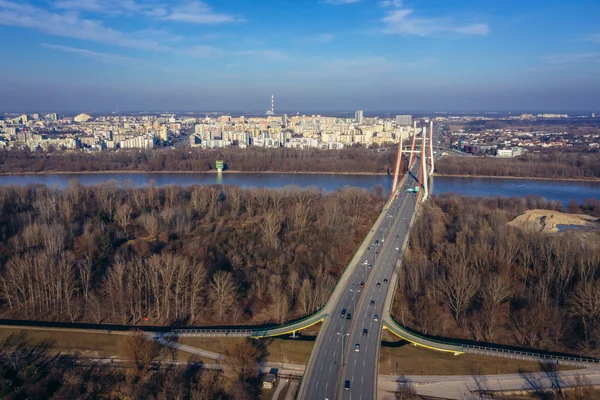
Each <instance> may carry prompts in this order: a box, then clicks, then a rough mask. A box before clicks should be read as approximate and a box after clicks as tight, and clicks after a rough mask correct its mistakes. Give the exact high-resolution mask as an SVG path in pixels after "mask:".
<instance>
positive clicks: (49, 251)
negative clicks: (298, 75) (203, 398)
mask: <svg viewBox="0 0 600 400" xmlns="http://www.w3.org/2000/svg"><path fill="white" fill-rule="evenodd" d="M382 193H383V192H382V189H381V188H379V190H375V191H374V192H373V193H368V192H366V191H364V190H360V189H345V190H341V191H337V192H335V193H323V192H318V191H316V190H315V191H312V190H300V189H296V188H286V189H283V190H267V189H247V190H243V189H240V188H237V187H227V186H226V187H221V186H212V187H211V186H192V187H188V188H182V187H178V186H169V187H165V188H156V187H146V188H137V189H134V188H117V187H115V186H112V185H104V186H95V187H84V186H82V185H80V184H78V183H72V184H71V185H70V186H69V187H68V188H66V189H64V190H59V189H51V188H48V187H46V186H28V187H2V188H0V267H1V268H0V285H1V287H0V295H1V304H0V309H1V312H2V316H3V317H4V318H16V319H31V320H54V321H86V322H94V323H108V322H110V323H119V324H130V325H136V324H143V325H172V324H174V325H208V324H213V325H225V324H260V323H282V322H285V321H287V320H290V319H293V318H296V317H300V316H304V315H307V314H310V313H312V312H314V311H315V310H317V309H318V308H319V307H321V306H323V305H324V304H325V302H326V300H327V298H328V297H329V294H330V293H331V291H332V289H333V287H334V285H335V282H336V280H337V278H338V277H339V276H340V274H341V272H342V271H343V269H344V268H345V266H346V264H347V263H348V262H349V261H350V259H351V257H352V255H353V254H354V252H355V250H356V248H357V247H358V245H359V243H360V242H361V241H362V239H363V238H364V236H365V235H366V233H367V232H368V230H369V229H370V226H371V225H372V223H373V222H374V220H375V219H376V218H377V215H378V213H379V211H380V209H381V207H382V206H383V203H384V198H383V195H382Z"/></svg>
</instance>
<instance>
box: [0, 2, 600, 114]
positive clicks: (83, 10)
mask: <svg viewBox="0 0 600 400" xmlns="http://www.w3.org/2000/svg"><path fill="white" fill-rule="evenodd" d="M480 3H484V2H477V1H474V0H455V1H452V2H429V4H425V2H421V1H416V0H415V1H398V0H387V1H371V0H314V1H313V0H308V1H303V2H301V3H300V2H297V3H291V2H275V1H270V0H262V1H256V2H252V3H251V4H248V3H247V2H241V1H234V0H225V1H221V2H215V1H212V0H210V1H205V2H202V1H176V2H171V3H168V2H164V3H163V2H160V1H154V0H153V1H149V0H127V1H120V2H116V1H103V2H101V1H98V0H77V1H73V0H52V1H46V0H29V1H24V2H16V1H9V0H0V35H1V36H2V37H3V38H8V39H9V40H4V41H2V43H1V44H0V49H2V50H3V51H4V54H5V55H6V56H5V61H6V62H5V63H3V65H2V66H0V85H1V86H2V88H3V90H2V91H0V111H1V112H30V111H36V110H48V111H50V110H56V111H58V112H67V111H73V112H75V111H88V112H106V111H113V110H124V111H142V110H148V111H155V110H156V111H158V110H165V111H171V110H182V111H183V110H190V111H192V110H214V111H225V112H227V111H249V112H255V111H261V110H262V111H264V110H267V109H269V108H270V96H271V93H274V94H275V97H276V100H277V102H276V107H275V108H276V110H275V111H276V112H278V111H288V112H293V111H300V112H302V111H306V110H324V112H339V111H348V112H350V111H352V112H353V111H355V110H359V109H362V110H365V113H369V112H375V111H381V112H383V111H394V110H397V111H398V112H415V111H417V112H419V111H423V112H425V111H449V112H456V111H500V110H532V111H542V110H547V111H554V110H556V111H578V110H590V111H595V110H596V109H598V108H600V100H598V99H600V72H598V70H600V68H598V67H599V66H600V29H598V28H597V27H596V25H595V23H594V15H597V14H598V12H600V4H597V3H596V2H592V1H585V0H580V1H573V2H569V3H568V4H564V3H563V2H559V1H557V0H552V1H547V2H545V3H544V4H543V6H544V7H543V8H542V7H540V3H539V2H537V1H528V2H517V1H513V0H511V1H507V2H504V3H503V5H502V6H500V5H494V4H480ZM485 3H487V2H485Z"/></svg>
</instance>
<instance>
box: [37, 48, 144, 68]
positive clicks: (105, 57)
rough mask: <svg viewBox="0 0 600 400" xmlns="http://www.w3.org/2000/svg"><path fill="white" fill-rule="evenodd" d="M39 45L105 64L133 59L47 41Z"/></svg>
mask: <svg viewBox="0 0 600 400" xmlns="http://www.w3.org/2000/svg"><path fill="white" fill-rule="evenodd" d="M41 46H42V47H45V48H47V49H51V50H59V51H63V52H66V53H73V54H78V55H80V56H83V57H86V58H91V59H94V60H96V61H99V62H103V63H107V64H116V63H123V62H130V61H135V60H134V59H133V58H129V57H124V56H119V55H116V54H107V53H100V52H96V51H92V50H87V49H80V48H77V47H69V46H60V45H56V44H49V43H42V44H41Z"/></svg>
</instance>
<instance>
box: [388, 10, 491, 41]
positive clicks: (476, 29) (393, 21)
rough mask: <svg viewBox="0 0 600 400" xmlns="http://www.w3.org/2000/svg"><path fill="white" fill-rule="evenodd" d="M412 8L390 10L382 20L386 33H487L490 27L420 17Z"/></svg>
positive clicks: (422, 34)
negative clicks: (415, 14) (416, 15)
mask: <svg viewBox="0 0 600 400" xmlns="http://www.w3.org/2000/svg"><path fill="white" fill-rule="evenodd" d="M413 14H414V10H412V9H399V10H393V11H388V13H387V15H386V16H385V17H384V18H383V19H382V20H381V22H383V23H384V24H385V28H384V29H383V32H384V33H388V34H399V35H415V36H422V37H425V36H434V35H438V34H443V33H455V34H461V35H487V34H488V33H489V32H490V28H489V26H488V25H487V24H484V23H470V24H458V23H456V22H454V21H452V20H451V19H449V18H419V17H415V16H414V15H413Z"/></svg>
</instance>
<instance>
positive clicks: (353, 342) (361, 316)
mask: <svg viewBox="0 0 600 400" xmlns="http://www.w3.org/2000/svg"><path fill="white" fill-rule="evenodd" d="M416 168H418V167H417V166H415V168H413V173H416V171H417V169H416ZM416 185H417V183H416V181H415V180H414V175H413V176H408V177H407V179H406V180H404V181H403V182H402V185H401V186H400V188H399V195H400V197H401V201H399V202H398V203H397V204H395V205H394V207H393V208H392V209H391V210H390V211H391V215H392V216H393V218H390V221H391V222H393V225H392V226H391V228H390V232H389V233H388V235H387V237H386V240H385V242H384V244H383V246H382V247H380V252H381V254H380V256H379V258H378V260H377V263H376V264H375V266H374V272H373V274H372V276H371V277H370V279H369V281H368V282H367V285H366V286H365V295H364V297H363V299H362V301H361V302H360V304H359V306H358V309H357V313H356V320H355V325H356V328H355V329H353V331H352V333H351V335H350V346H348V347H347V349H346V352H345V355H344V358H345V366H344V368H343V372H342V376H343V379H342V381H343V382H342V390H343V391H342V395H341V398H342V399H348V400H351V399H354V400H367V399H372V398H374V397H375V395H376V389H377V384H376V383H377V369H378V368H377V366H378V362H379V345H380V343H381V331H382V315H383V312H384V304H385V298H386V294H387V292H388V289H389V290H393V288H390V286H393V280H392V273H393V272H394V268H395V266H396V262H397V260H398V257H399V256H400V253H401V251H402V250H403V244H404V242H405V239H406V238H407V235H408V231H409V221H410V219H411V218H412V216H413V214H414V212H415V206H416V195H415V194H411V193H408V192H407V189H408V188H409V187H415V186H416ZM386 279H387V281H388V282H387V283H385V282H384V280H386ZM375 316H377V318H376V317H375ZM365 329H366V330H367V331H366V334H365V331H364V330H365ZM348 383H349V388H347V387H346V385H347V384H348Z"/></svg>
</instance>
